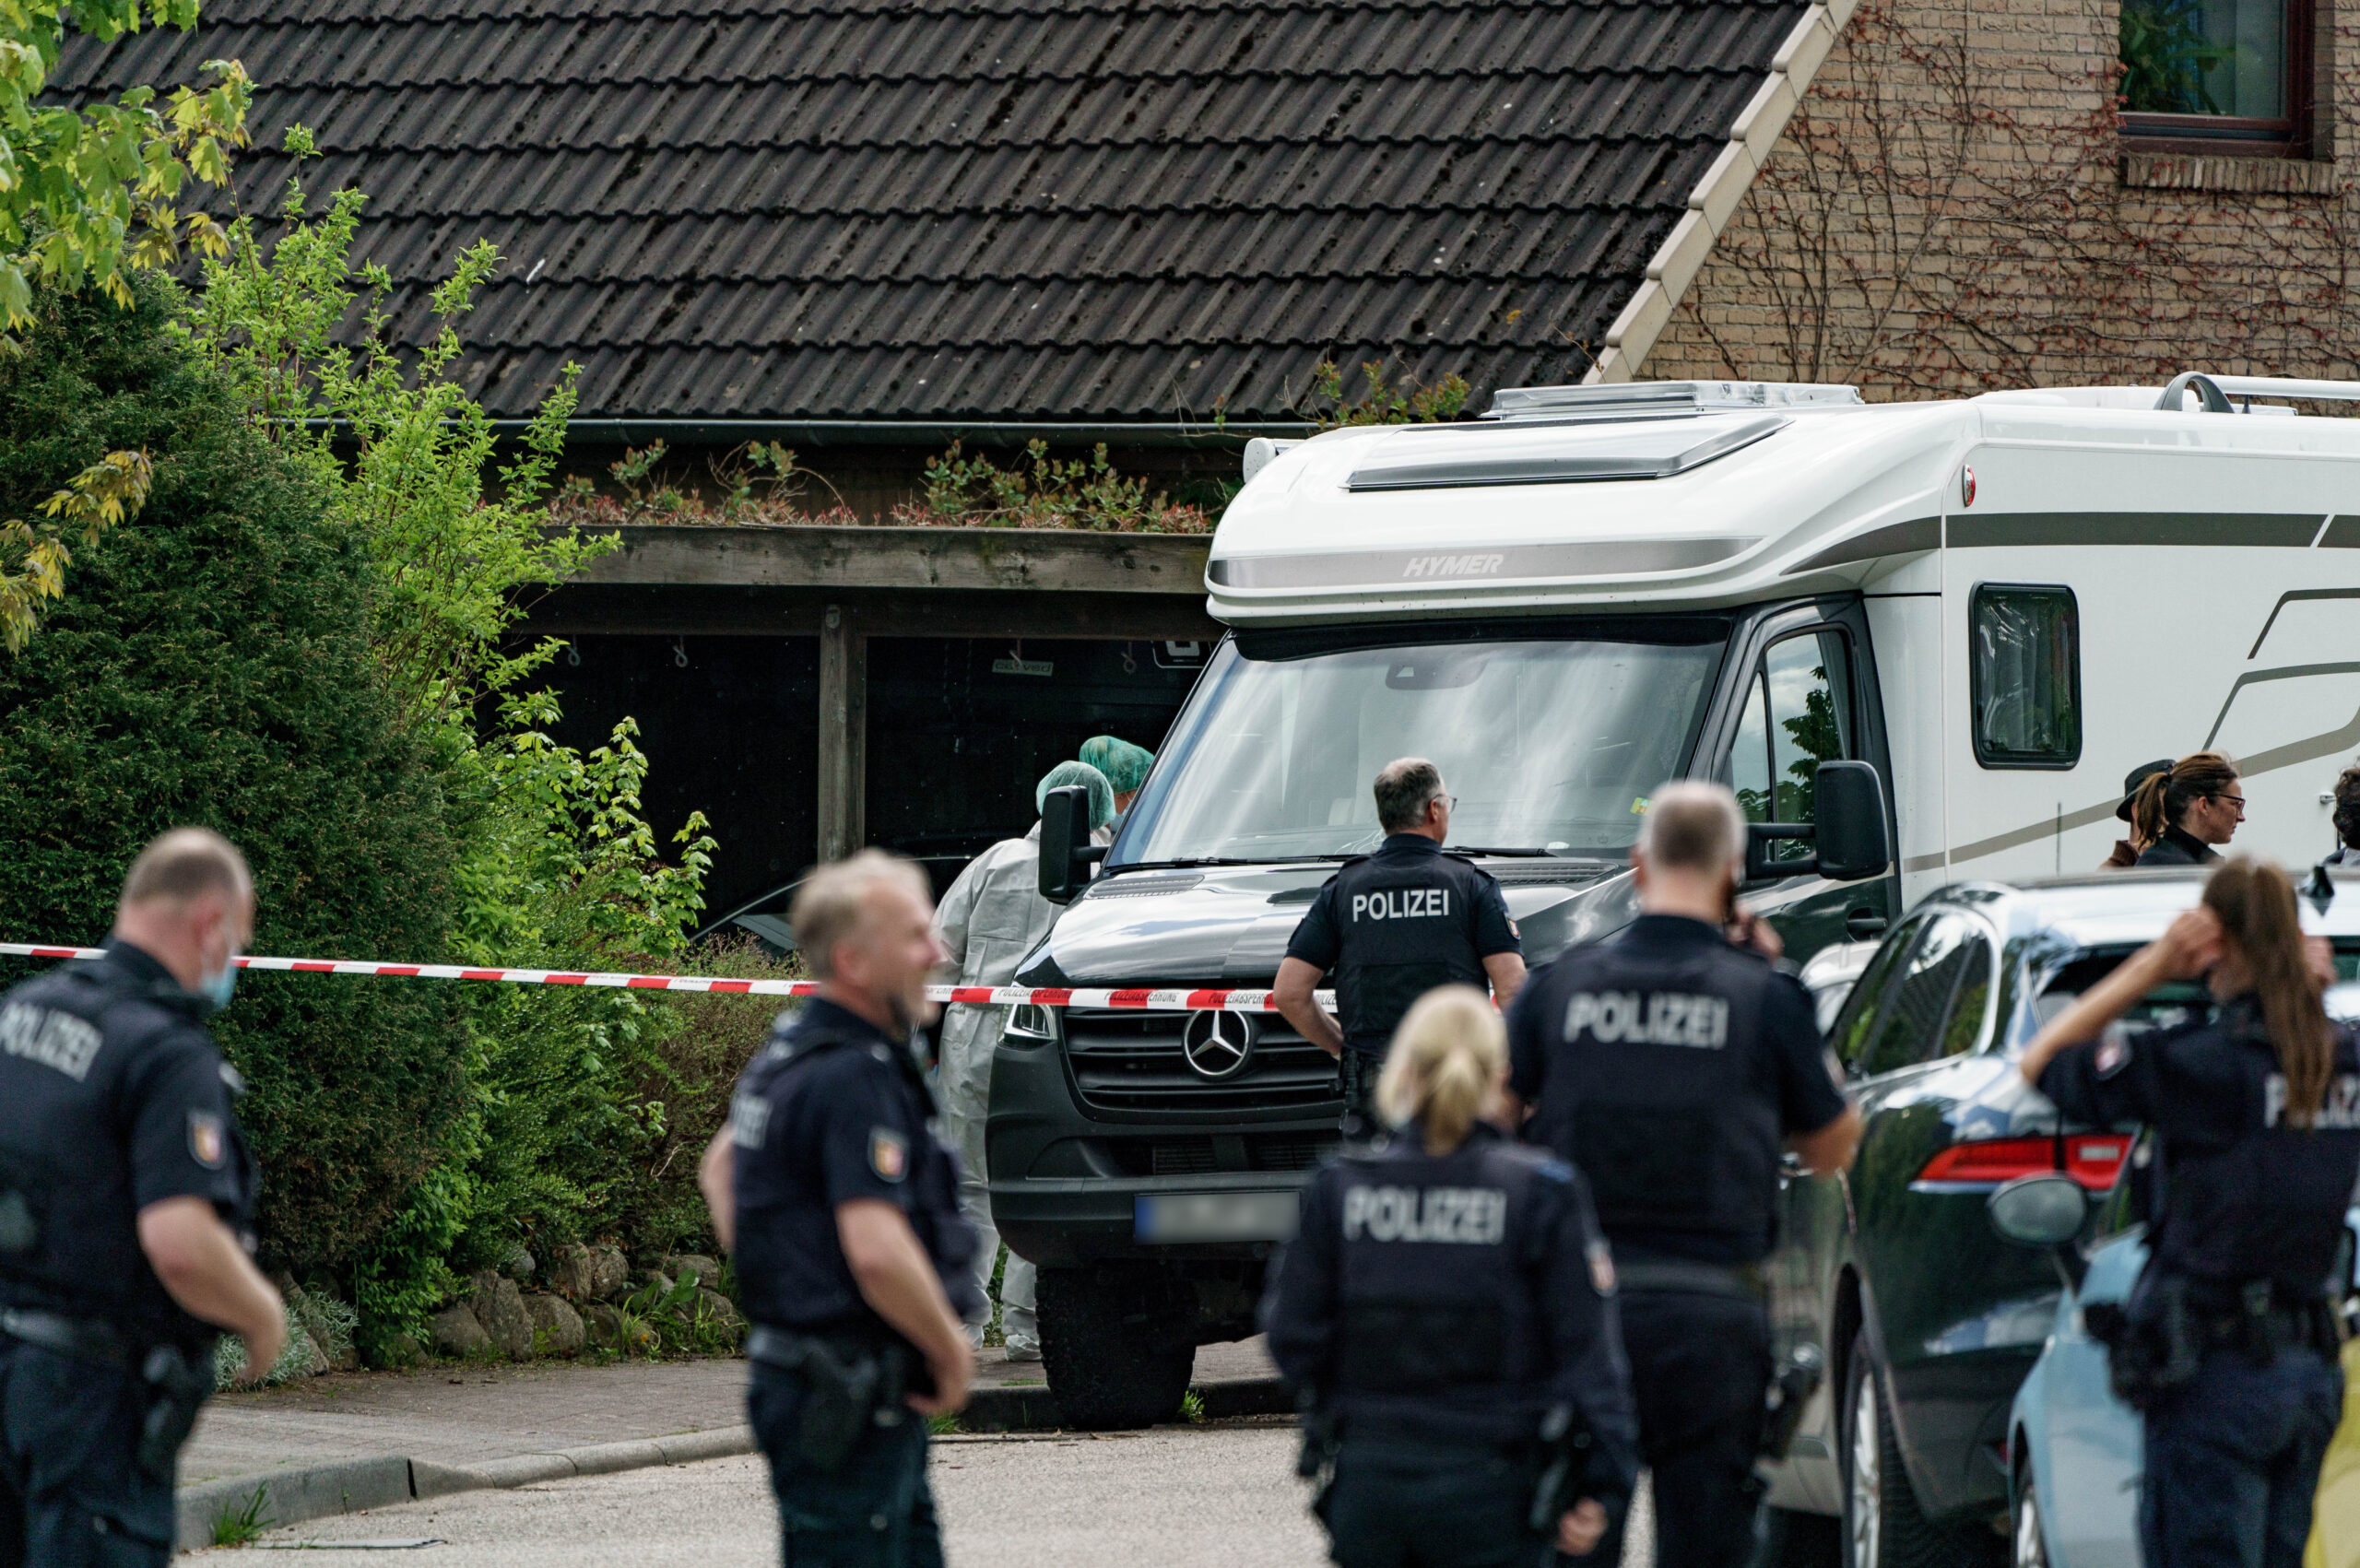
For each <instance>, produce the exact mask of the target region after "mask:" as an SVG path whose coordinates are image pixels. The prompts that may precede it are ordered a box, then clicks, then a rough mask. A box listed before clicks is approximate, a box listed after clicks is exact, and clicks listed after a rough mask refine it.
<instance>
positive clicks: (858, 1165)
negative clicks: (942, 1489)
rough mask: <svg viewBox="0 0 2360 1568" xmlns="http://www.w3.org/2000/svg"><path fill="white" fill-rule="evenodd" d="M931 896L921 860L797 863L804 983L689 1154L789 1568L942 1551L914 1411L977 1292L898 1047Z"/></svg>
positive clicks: (939, 1408) (962, 1332)
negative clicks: (706, 1137) (805, 868)
mask: <svg viewBox="0 0 2360 1568" xmlns="http://www.w3.org/2000/svg"><path fill="white" fill-rule="evenodd" d="M932 915H933V911H932V909H931V907H930V901H929V900H928V898H927V896H926V878H925V876H924V874H923V873H922V872H920V871H919V870H918V868H917V867H915V866H914V865H912V864H911V863H910V862H908V861H906V860H901V859H897V858H895V857H893V856H891V855H885V854H882V853H880V852H879V851H876V850H864V851H862V852H861V853H860V854H858V855H854V856H852V857H851V858H850V859H848V860H844V861H839V862H837V863H836V864H834V865H832V866H824V867H820V869H819V870H818V871H815V872H813V873H812V874H811V876H810V877H808V878H806V879H805V881H804V883H803V886H802V888H801V889H800V890H798V891H797V892H796V897H795V903H794V907H793V908H792V909H791V910H790V911H789V912H788V918H789V920H790V922H791V923H792V925H793V926H794V929H795V940H796V946H797V947H798V948H800V949H801V950H802V952H803V956H804V960H805V961H806V962H807V963H808V964H809V965H810V970H811V973H813V974H814V975H815V976H817V977H818V978H819V980H820V995H819V996H818V997H817V998H815V999H814V1000H813V1001H811V1002H810V1003H809V1004H808V1005H807V1006H805V1007H804V1008H803V1009H802V1010H801V1011H800V1012H799V1013H789V1014H786V1015H785V1016H783V1017H782V1018H781V1019H780V1020H779V1022H778V1025H777V1027H776V1028H775V1029H773V1032H772V1034H771V1039H770V1043H768V1044H767V1045H765V1046H764V1047H763V1049H762V1050H761V1053H760V1054H759V1055H756V1056H755V1058H754V1060H753V1061H752V1062H751V1063H750V1064H749V1065H748V1067H747V1068H746V1071H745V1073H744V1074H743V1075H742V1076H741V1077H740V1078H739V1079H738V1080H737V1092H736V1095H735V1097H734V1098H733V1099H732V1101H731V1102H730V1111H729V1124H728V1126H726V1127H724V1128H723V1129H722V1130H721V1132H720V1134H719V1135H718V1136H716V1137H715V1138H714V1141H713V1144H712V1147H711V1148H709V1149H707V1150H706V1151H705V1157H704V1162H703V1164H702V1168H701V1170H700V1172H699V1180H700V1185H702V1187H703V1189H704V1195H705V1201H706V1203H707V1204H708V1205H709V1206H710V1207H711V1208H712V1211H713V1221H714V1232H715V1234H717V1235H718V1236H719V1237H720V1239H721V1244H722V1245H724V1246H725V1247H729V1248H731V1249H733V1250H734V1251H735V1252H736V1254H737V1279H738V1286H739V1289H740V1291H742V1292H743V1294H744V1300H745V1306H746V1315H747V1316H748V1318H749V1319H750V1320H751V1322H752V1323H753V1325H754V1327H753V1330H752V1332H751V1333H750V1334H749V1336H748V1338H747V1341H746V1355H747V1359H748V1360H749V1361H750V1362H752V1363H753V1368H752V1377H751V1384H750V1386H749V1389H748V1391H747V1406H748V1409H749V1413H750V1415H751V1417H752V1423H753V1428H754V1435H755V1439H756V1441H757V1442H759V1443H760V1444H761V1448H762V1452H763V1454H764V1455H765V1456H767V1457H768V1458H769V1460H770V1465H771V1484H772V1487H773V1490H774V1491H776V1492H777V1494H778V1505H779V1518H780V1523H781V1527H782V1529H783V1531H784V1552H785V1562H787V1563H788V1564H789V1565H790V1568H797V1565H803V1568H808V1565H810V1564H827V1565H830V1568H833V1565H837V1564H862V1565H876V1568H900V1565H903V1564H919V1565H923V1568H939V1565H940V1563H941V1562H942V1539H941V1534H940V1530H939V1528H938V1525H937V1523H936V1519H935V1510H934V1496H933V1493H932V1491H930V1490H929V1489H928V1487H927V1485H926V1421H924V1420H923V1419H922V1418H924V1417H926V1416H931V1415H936V1414H939V1413H942V1412H946V1411H952V1410H957V1409H960V1408H961V1407H962V1406H963V1405H965V1404H966V1402H967V1385H968V1383H969V1382H970V1380H971V1379H972V1378H973V1374H974V1353H973V1350H970V1349H969V1347H968V1344H967V1334H966V1329H965V1327H964V1326H963V1325H962V1321H961V1320H962V1318H963V1317H965V1316H967V1315H970V1314H972V1313H973V1312H975V1311H976V1310H978V1309H979V1308H980V1306H981V1300H980V1297H979V1295H978V1293H977V1291H976V1288H975V1282H974V1279H973V1275H972V1273H971V1272H970V1265H971V1264H972V1263H973V1254H974V1249H975V1235H974V1232H973V1230H972V1229H971V1228H970V1227H969V1226H968V1224H967V1222H966V1220H964V1219H962V1217H961V1216H960V1213H959V1197H958V1194H959V1162H958V1157H957V1156H956V1155H954V1154H953V1153H951V1151H950V1149H949V1148H947V1147H946V1146H945V1145H944V1144H943V1143H942V1142H941V1141H940V1139H939V1138H938V1137H937V1136H936V1134H935V1131H934V1129H933V1126H932V1123H933V1120H934V1116H935V1107H934V1102H933V1101H932V1099H931V1097H930V1096H929V1095H928V1093H927V1091H926V1080H925V1079H924V1077H923V1076H922V1075H921V1073H920V1071H919V1068H918V1065H917V1063H916V1061H915V1059H914V1056H913V1055H912V1053H911V1049H910V1046H909V1037H910V1033H911V1031H912V1030H913V1028H914V1026H916V1025H918V1024H920V1023H922V1022H924V1021H926V1015H927V1014H928V1013H929V1012H930V1010H931V1009H930V1008H929V1007H928V1005H927V1003H926V977H927V973H928V972H929V971H931V970H932V969H933V968H934V967H935V965H936V964H937V963H938V962H940V961H941V960H942V957H943V953H942V948H941V945H940V943H939V942H938V941H937V940H936V938H935V935H934V930H933V926H932V924H931V921H932Z"/></svg>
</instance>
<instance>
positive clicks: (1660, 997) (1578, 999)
mask: <svg viewBox="0 0 2360 1568" xmlns="http://www.w3.org/2000/svg"><path fill="white" fill-rule="evenodd" d="M1585 1032H1587V1034H1588V1035H1589V1037H1590V1038H1591V1039H1593V1040H1595V1041H1598V1042H1599V1043H1600V1044H1606V1045H1616V1044H1622V1045H1690V1046H1694V1047H1696V1048H1697V1049H1699V1050H1705V1051H1717V1050H1719V1049H1720V1048H1721V1047H1722V1046H1724V1045H1726V1044H1728V1043H1729V999H1728V998H1727V997H1725V996H1692V995H1689V994H1687V993H1685V992H1680V991H1651V992H1647V993H1646V994H1645V995H1642V994H1641V993H1639V992H1637V991H1577V992H1575V994H1574V999H1573V1000H1572V1001H1571V1002H1568V1003H1567V1004H1566V1005H1565V1038H1566V1039H1568V1040H1574V1039H1577V1038H1579V1037H1580V1036H1581V1035H1582V1034H1583V1033H1585Z"/></svg>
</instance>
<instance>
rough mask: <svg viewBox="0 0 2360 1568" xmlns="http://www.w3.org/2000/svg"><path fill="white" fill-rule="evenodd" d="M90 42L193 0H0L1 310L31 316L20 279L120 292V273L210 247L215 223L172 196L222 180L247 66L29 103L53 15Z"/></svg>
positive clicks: (20, 323)
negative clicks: (94, 95) (2, 0)
mask: <svg viewBox="0 0 2360 1568" xmlns="http://www.w3.org/2000/svg"><path fill="white" fill-rule="evenodd" d="M69 17H70V18H72V20H73V23H74V26H75V28H76V29H77V30H79V31H82V32H86V33H89V34H90V35H91V36H92V37H94V38H98V39H100V40H112V39H116V38H120V37H122V36H123V35H124V34H125V33H133V32H137V31H139V30H140V29H142V28H144V27H149V26H153V27H174V28H183V29H186V28H192V27H195V25H196V0H147V3H146V4H144V5H143V4H142V3H141V0H77V3H76V4H75V5H73V6H66V5H65V4H64V3H63V0H30V3H27V0H7V4H5V5H0V321H5V323H6V326H7V329H8V330H9V331H10V332H12V333H13V332H19V331H22V330H24V329H25V328H27V327H28V326H29V325H31V324H32V315H31V312H32V302H33V287H34V285H35V284H37V283H44V284H54V285H57V286H59V287H61V288H63V289H67V290H72V289H79V288H81V287H82V286H83V285H85V284H93V285H96V286H97V287H98V288H99V289H100V290H102V291H103V292H104V293H105V294H106V295H107V296H108V297H109V298H111V299H112V300H113V301H115V302H116V303H118V304H123V305H128V304H129V303H130V302H131V299H132V289H131V283H130V280H129V277H128V270H129V269H130V268H133V267H136V266H155V265H163V264H166V263H169V262H171V261H172V260H174V259H176V258H177V257H178V256H179V255H180V253H181V248H182V246H183V244H190V245H194V246H195V248H196V249H197V250H198V251H199V252H201V253H209V254H218V253H219V252H220V248H221V244H222V239H223V236H222V232H221V230H220V227H219V226H218V225H217V224H216V223H214V221H213V220H212V219H211V218H207V217H206V216H205V215H204V214H203V213H195V212H193V213H188V214H186V215H183V214H181V213H180V212H178V211H177V210H175V208H174V207H173V206H172V204H173V202H175V201H176V200H178V199H180V197H181V196H182V194H183V192H184V191H185V189H186V188H187V185H188V183H189V181H191V180H192V179H194V180H197V181H201V182H204V183H208V184H215V185H219V184H225V183H228V181H229V178H230V153H231V151H232V150H234V149H235V148H237V147H243V146H244V145H245V143H246V106H247V101H248V98H249V96H250V93H249V88H248V86H247V82H246V74H245V72H244V70H243V69H242V68H241V67H240V66H239V65H238V64H237V63H236V62H235V61H223V60H212V61H207V63H206V66H205V69H206V73H207V76H208V77H211V78H212V79H211V81H210V82H209V83H207V85H205V86H204V87H201V88H194V87H189V86H187V85H183V86H181V87H179V88H174V89H173V90H172V92H171V95H170V96H169V97H163V98H159V96H158V94H157V91H156V89H155V88H151V87H136V88H132V89H131V90H130V91H128V92H126V93H124V95H123V96H122V97H121V98H119V99H117V100H114V101H113V102H112V103H93V104H89V105H87V106H85V107H83V108H80V109H73V108H68V107H66V106H65V105H63V104H60V103H57V102H55V101H53V100H52V101H42V100H41V89H42V88H44V87H46V86H47V85H48V82H49V74H50V72H52V71H53V70H55V69H56V68H57V57H58V52H59V49H60V48H61V46H62V45H63V44H64V42H65V23H66V19H67V18H69Z"/></svg>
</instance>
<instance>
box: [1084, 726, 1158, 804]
mask: <svg viewBox="0 0 2360 1568" xmlns="http://www.w3.org/2000/svg"><path fill="white" fill-rule="evenodd" d="M1081 760H1083V761H1085V762H1087V763H1089V764H1090V765H1091V767H1093V768H1095V769H1097V770H1098V771H1099V772H1102V773H1103V774H1105V775H1106V782H1107V783H1108V784H1113V785H1114V786H1115V794H1116V795H1128V794H1130V793H1131V792H1132V791H1134V790H1136V789H1138V788H1139V785H1141V784H1145V783H1147V771H1148V769H1149V768H1150V767H1152V766H1153V765H1154V763H1155V753H1154V752H1152V751H1150V750H1149V749H1147V748H1146V747H1144V746H1134V745H1132V744H1131V743H1130V742H1129V741H1127V740H1117V739H1115V737H1113V736H1111V735H1093V736H1091V737H1090V738H1089V739H1088V740H1085V741H1083V742H1082V743H1081Z"/></svg>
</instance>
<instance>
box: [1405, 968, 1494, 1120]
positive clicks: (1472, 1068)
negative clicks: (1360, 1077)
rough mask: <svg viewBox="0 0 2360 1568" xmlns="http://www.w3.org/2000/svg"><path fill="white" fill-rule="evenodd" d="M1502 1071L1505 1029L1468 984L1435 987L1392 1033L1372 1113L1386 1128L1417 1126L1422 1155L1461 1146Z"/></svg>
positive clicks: (1487, 1002) (1484, 998) (1487, 999)
mask: <svg viewBox="0 0 2360 1568" xmlns="http://www.w3.org/2000/svg"><path fill="white" fill-rule="evenodd" d="M1507 1064H1508V1032H1507V1026H1506V1025H1504V1024H1503V1023H1502V1022H1501V1021H1500V1014H1499V1009H1497V1008H1494V1007H1493V1006H1492V999H1491V998H1490V997H1489V996H1484V995H1483V993H1482V992H1481V991H1478V990H1476V989H1475V988H1474V987H1473V986H1472V985H1442V986H1437V987H1435V988H1434V990H1432V991H1429V992H1427V993H1426V994H1425V995H1424V996H1421V997H1419V998H1418V999H1417V1001H1415V1002H1414V1003H1412V1004H1410V1010H1409V1012H1407V1013H1406V1014H1404V1015H1403V1016H1402V1019H1401V1027H1400V1028H1398V1029H1397V1030H1395V1031H1394V1032H1393V1049H1392V1052H1391V1054H1390V1055H1387V1056H1386V1061H1385V1072H1384V1074H1383V1075H1382V1076H1381V1077H1379V1078H1378V1079H1377V1080H1376V1104H1377V1109H1378V1110H1380V1111H1382V1112H1383V1113H1384V1114H1385V1117H1386V1120H1387V1121H1390V1122H1394V1123H1397V1124H1398V1123H1403V1122H1409V1121H1416V1122H1419V1123H1420V1124H1422V1126H1423V1128H1424V1131H1425V1135H1426V1151H1427V1152H1428V1153H1430V1154H1447V1153H1449V1152H1450V1151H1451V1150H1452V1149H1457V1147H1458V1146H1459V1145H1460V1144H1462V1143H1464V1142H1466V1141H1467V1133H1468V1129H1469V1128H1470V1127H1472V1126H1474V1125H1475V1118H1476V1117H1477V1116H1479V1115H1481V1114H1482V1112H1483V1103H1484V1102H1485V1101H1486V1100H1488V1099H1490V1098H1491V1094H1492V1087H1493V1085H1494V1084H1495V1083H1497V1082H1498V1081H1499V1078H1500V1073H1501V1071H1502V1069H1504V1067H1506V1066H1507Z"/></svg>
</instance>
